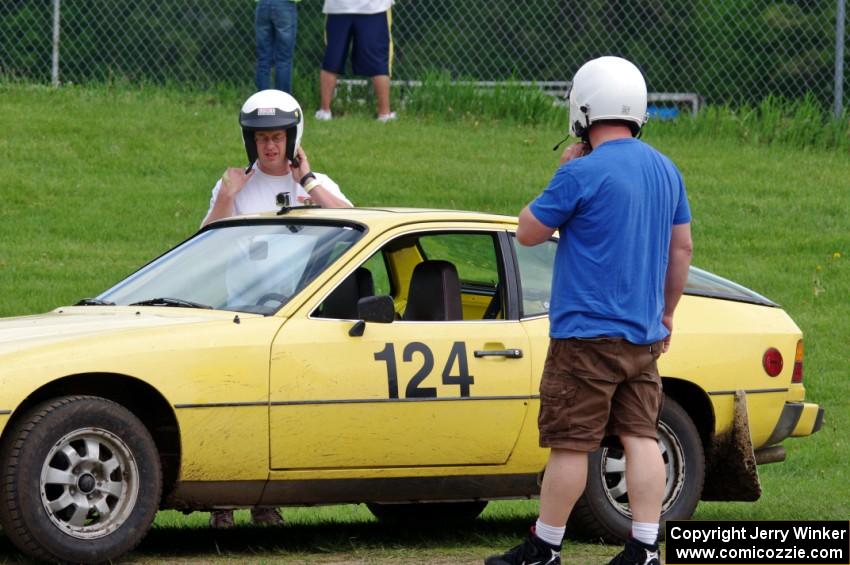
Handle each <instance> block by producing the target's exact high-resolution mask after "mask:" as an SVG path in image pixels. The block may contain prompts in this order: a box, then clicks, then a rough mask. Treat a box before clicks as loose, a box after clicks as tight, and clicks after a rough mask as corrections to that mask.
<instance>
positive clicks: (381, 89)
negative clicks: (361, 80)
mask: <svg viewBox="0 0 850 565" xmlns="http://www.w3.org/2000/svg"><path fill="white" fill-rule="evenodd" d="M372 85H373V86H374V87H375V98H377V100H378V116H385V115H387V114H389V113H390V77H389V75H376V76H373V77H372Z"/></svg>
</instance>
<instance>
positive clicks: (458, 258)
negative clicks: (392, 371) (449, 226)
mask: <svg viewBox="0 0 850 565" xmlns="http://www.w3.org/2000/svg"><path fill="white" fill-rule="evenodd" d="M418 244H419V248H420V249H421V253H422V259H423V260H424V261H427V262H440V261H443V262H447V263H451V264H452V265H454V267H455V269H457V275H458V279H459V285H460V295H461V310H462V319H463V320H486V319H502V318H504V317H505V314H504V312H505V308H504V291H503V290H502V289H503V288H504V285H502V284H500V280H501V277H500V271H499V260H498V256H497V253H496V251H497V239H496V236H495V234H488V233H436V234H424V235H422V236H420V237H419V241H418Z"/></svg>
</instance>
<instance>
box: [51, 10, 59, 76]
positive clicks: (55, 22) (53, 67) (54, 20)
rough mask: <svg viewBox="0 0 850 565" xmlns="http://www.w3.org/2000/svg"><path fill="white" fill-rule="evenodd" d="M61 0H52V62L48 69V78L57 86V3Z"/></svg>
mask: <svg viewBox="0 0 850 565" xmlns="http://www.w3.org/2000/svg"><path fill="white" fill-rule="evenodd" d="M60 2H61V0H53V64H52V66H51V69H50V78H51V81H52V82H53V86H59V8H60V6H59V3H60Z"/></svg>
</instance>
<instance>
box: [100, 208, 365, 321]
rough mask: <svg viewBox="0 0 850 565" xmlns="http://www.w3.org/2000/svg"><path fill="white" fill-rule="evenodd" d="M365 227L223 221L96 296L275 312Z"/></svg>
mask: <svg viewBox="0 0 850 565" xmlns="http://www.w3.org/2000/svg"><path fill="white" fill-rule="evenodd" d="M362 234H363V232H362V231H361V230H360V229H356V228H354V227H352V226H344V225H328V224H306V223H286V224H280V223H274V224H259V223H249V224H236V225H232V224H231V225H224V226H221V227H216V228H213V229H209V230H206V231H204V232H201V233H200V234H198V235H197V236H195V237H193V238H192V239H190V240H188V241H186V242H184V243H183V244H181V245H179V246H178V247H175V248H174V249H172V250H171V251H169V252H168V253H166V254H165V255H163V256H162V257H160V258H158V259H156V260H154V261H153V262H151V263H150V264H148V265H146V266H144V267H142V268H141V269H140V270H138V271H136V272H135V273H133V274H132V275H130V276H129V277H127V278H126V279H124V280H123V281H121V282H120V283H118V284H116V285H115V286H113V287H112V288H110V289H109V290H107V291H106V292H104V293H103V294H100V295H98V296H97V298H96V300H101V301H105V302H112V303H115V304H118V305H131V304H138V305H151V306H184V307H193V305H194V307H211V308H215V309H219V310H234V311H238V312H254V313H259V314H266V315H268V314H273V313H274V312H276V311H277V310H279V309H280V308H281V306H283V305H284V304H286V303H287V302H288V301H289V300H290V299H291V298H292V297H293V296H295V294H296V293H298V292H299V291H300V290H301V289H302V288H304V287H305V286H307V284H309V283H310V281H312V280H313V279H314V278H316V276H318V275H319V274H320V273H321V272H322V271H324V270H325V269H326V268H327V267H328V266H329V265H330V264H331V263H333V261H335V260H336V259H337V258H338V257H339V256H340V255H342V254H343V253H344V252H345V251H346V250H348V249H349V248H350V247H351V246H352V245H353V244H354V243H355V242H356V241H357V240H358V239H360V237H361V236H362Z"/></svg>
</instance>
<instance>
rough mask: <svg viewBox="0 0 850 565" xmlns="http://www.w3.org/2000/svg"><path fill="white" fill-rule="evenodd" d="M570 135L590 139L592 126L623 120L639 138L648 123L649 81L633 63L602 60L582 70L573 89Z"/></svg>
mask: <svg viewBox="0 0 850 565" xmlns="http://www.w3.org/2000/svg"><path fill="white" fill-rule="evenodd" d="M569 98H570V133H571V134H572V135H574V136H576V137H581V138H582V139H585V140H586V139H587V136H588V132H589V130H590V125H591V124H592V123H594V122H597V121H600V120H623V121H625V122H628V123H629V126H630V127H631V129H632V135H635V136H636V135H637V134H638V133H639V132H640V128H641V127H643V124H645V123H646V119H647V115H646V81H644V79H643V75H642V74H641V72H640V71H639V70H638V68H637V67H636V66H634V65H633V64H632V63H630V62H629V61H626V60H625V59H621V58H620V57H599V58H598V59H593V60H592V61H588V62H587V63H585V64H584V65H582V67H581V68H580V69H579V70H578V72H577V73H576V75H575V77H574V78H573V84H572V87H571V88H570V93H569Z"/></svg>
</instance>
